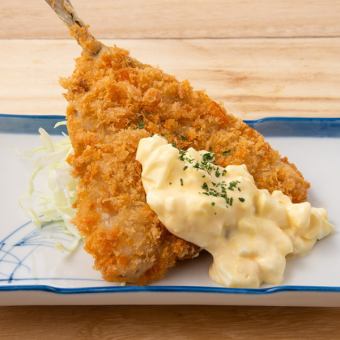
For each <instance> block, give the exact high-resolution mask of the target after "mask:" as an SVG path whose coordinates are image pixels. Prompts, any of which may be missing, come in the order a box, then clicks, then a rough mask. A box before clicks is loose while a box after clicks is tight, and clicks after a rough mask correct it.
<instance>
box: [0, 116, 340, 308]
mask: <svg viewBox="0 0 340 340" xmlns="http://www.w3.org/2000/svg"><path fill="white" fill-rule="evenodd" d="M63 119H64V117H63V116H20V115H17V116H13V115H0V157H1V161H0V170H1V178H0V187H1V192H2V195H1V198H0V204H1V205H0V206H1V215H0V305H26V304H31V305H32V304H33V305H34V304H39V305H45V304H46V305H48V304H207V305H229V304H232V305H292V306H340V256H339V255H340V254H339V252H340V236H339V233H338V230H339V228H340V211H339V208H338V192H339V189H340V176H339V174H340V157H339V156H340V118H284V117H282V118H265V119H261V120H256V121H248V122H247V123H248V124H249V125H251V126H253V127H254V128H256V129H257V130H258V131H259V132H261V133H262V134H264V135H265V137H266V139H267V140H268V141H269V143H270V144H271V145H272V146H273V147H274V148H276V149H278V150H280V153H281V154H282V155H286V156H288V158H289V159H290V161H291V162H294V163H295V164H296V165H297V166H298V168H299V169H300V170H301V171H302V173H303V174H304V176H305V178H306V179H307V180H308V181H310V182H311V183H312V188H311V190H310V192H309V200H310V202H311V203H312V205H314V206H316V207H325V208H326V209H327V210H328V213H329V216H330V220H331V222H332V223H333V224H334V225H335V229H336V231H335V233H334V234H333V235H332V236H330V237H328V238H326V239H324V240H322V241H321V242H319V243H318V244H317V245H316V246H315V248H314V249H313V250H312V251H311V252H310V253H309V254H307V255H306V256H304V257H300V258H293V259H289V260H288V261H287V262H288V263H287V269H286V273H285V279H284V282H283V285H280V286H270V287H269V286H265V287H263V288H261V289H235V288H223V287H220V286H218V285H216V284H214V283H213V282H211V280H210V279H209V276H208V267H209V263H210V262H211V259H210V257H209V256H208V255H207V254H203V255H202V256H200V257H198V258H197V259H195V260H190V261H184V262H182V263H180V264H178V266H176V268H174V269H172V270H171V271H170V272H169V273H168V275H167V277H166V278H165V279H163V280H161V281H159V282H156V283H155V284H152V285H149V286H121V285H114V284H112V283H108V282H105V281H103V280H102V279H101V277H100V274H99V273H98V272H96V271H95V270H93V269H92V265H93V261H92V258H91V256H89V255H88V254H87V253H86V252H85V251H84V250H83V249H82V247H79V249H78V250H77V251H76V252H75V253H72V254H67V253H64V252H61V251H60V250H57V249H56V248H55V246H54V242H55V240H56V239H58V237H64V236H63V235H62V234H60V233H58V225H57V224H54V225H51V226H49V227H47V228H44V229H43V230H42V231H39V230H37V229H36V228H35V227H34V226H33V225H32V223H30V222H29V221H28V220H27V217H26V216H25V213H24V212H23V211H22V209H21V208H20V207H19V204H18V200H19V197H20V196H21V195H22V193H23V192H24V191H25V189H26V188H27V181H28V178H29V176H30V171H31V169H30V167H29V165H28V164H27V162H25V161H23V160H22V158H21V157H20V155H19V152H20V151H25V150H28V149H31V148H33V147H34V146H37V145H39V138H38V136H37V130H38V128H39V127H43V128H44V129H45V130H47V131H48V132H49V133H52V134H54V135H59V136H60V133H61V131H62V129H63V127H59V128H57V129H53V126H54V124H55V123H56V122H58V121H60V120H63ZM59 136H54V138H60V137H59ZM59 232H60V230H59Z"/></svg>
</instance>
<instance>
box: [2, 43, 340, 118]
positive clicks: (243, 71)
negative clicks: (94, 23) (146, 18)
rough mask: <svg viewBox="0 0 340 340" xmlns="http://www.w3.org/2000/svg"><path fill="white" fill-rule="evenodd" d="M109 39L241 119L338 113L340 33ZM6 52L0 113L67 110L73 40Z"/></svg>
mask: <svg viewBox="0 0 340 340" xmlns="http://www.w3.org/2000/svg"><path fill="white" fill-rule="evenodd" d="M105 42H106V43H107V44H109V45H112V44H113V43H115V44H117V45H118V46H121V47H123V48H126V49H129V50H130V51H131V54H132V55H133V56H135V57H137V58H138V59H140V60H142V61H143V62H146V63H149V64H152V65H156V66H159V67H161V68H162V69H164V70H165V71H167V72H169V73H172V74H175V75H176V76H177V77H178V78H179V79H190V81H191V83H192V85H193V86H194V87H195V88H197V89H204V90H206V91H207V93H208V94H209V95H210V96H211V97H212V98H214V99H216V100H217V101H220V102H222V103H223V104H224V106H225V107H226V108H227V109H228V110H229V111H230V112H233V113H235V114H238V115H241V116H242V117H243V118H259V117H264V116H295V115H299V116H324V115H327V116H330V117H331V116H337V115H339V113H340V91H339V89H340V62H339V58H340V38H322V39H321V38H320V39H313V38H302V39H263V38H262V39H194V40H192V39H184V40H183V39H161V40H146V39H142V40H140V39H137V40H130V39H129V40H110V41H105ZM0 51H1V53H0V74H1V77H0V89H1V91H0V112H6V113H22V114H63V113H64V112H65V106H66V102H65V100H64V98H63V96H62V92H63V89H62V88H61V87H60V85H59V83H58V80H59V77H60V76H67V75H69V74H70V73H71V72H72V69H73V66H74V61H73V59H74V58H75V57H76V56H77V55H78V54H79V53H80V48H79V47H78V46H77V45H76V43H75V42H74V41H72V40H47V41H46V40H0ZM156 51H157V53H156ZM9 61H10V62H9Z"/></svg>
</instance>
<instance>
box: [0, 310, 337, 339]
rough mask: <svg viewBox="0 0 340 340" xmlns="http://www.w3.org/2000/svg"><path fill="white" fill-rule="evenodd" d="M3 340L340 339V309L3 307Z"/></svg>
mask: <svg viewBox="0 0 340 340" xmlns="http://www.w3.org/2000/svg"><path fill="white" fill-rule="evenodd" d="M0 313H1V318H0V338H1V339H46V340H49V339H58V340H63V339H82V340H86V339H134V338H137V339H204V340H205V339H233V340H240V339H246V340H249V339H254V340H257V339H259V340H266V339H268V340H273V339H275V340H279V339H284V340H287V339H309V340H319V339H327V340H332V339H339V337H340V331H339V326H338V320H339V318H340V309H339V308H333V309H332V308H283V307H272V308H271V307H262V308H261V307H202V306H162V307H158V306H153V307H152V306H149V307H141V306H130V307H123V306H113V307H88V306H79V307H72V306H68V307H20V308H13V307H12V308H0Z"/></svg>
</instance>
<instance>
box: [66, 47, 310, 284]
mask: <svg viewBox="0 0 340 340" xmlns="http://www.w3.org/2000/svg"><path fill="white" fill-rule="evenodd" d="M62 84H63V86H64V87H65V88H66V89H67V90H68V91H67V94H66V99H67V100H68V102H69V105H68V109H67V126H68V131H69V135H70V138H71V141H72V145H73V148H74V155H73V156H72V157H71V158H70V160H69V161H70V164H71V165H72V166H73V168H74V176H76V177H77V178H79V187H78V197H77V201H76V209H77V214H76V218H75V220H74V223H75V224H76V226H77V227H78V228H79V230H80V232H81V233H82V234H83V235H84V237H85V249H86V250H87V251H88V252H89V253H91V254H92V255H93V256H94V259H95V268H96V269H98V270H100V271H101V273H102V275H103V277H104V279H106V280H108V281H124V282H135V283H138V284H142V283H147V282H150V281H152V280H157V279H160V278H162V277H163V276H164V275H165V273H166V272H167V270H168V269H169V268H171V267H172V266H174V265H175V263H176V261H177V260H181V259H186V258H192V257H194V256H196V255H197V254H198V252H199V249H198V248H197V247H196V246H194V245H192V244H190V243H188V242H186V241H184V240H181V239H179V238H177V237H175V236H174V235H172V234H170V233H169V232H168V231H167V230H166V228H165V227H164V226H163V225H162V224H161V223H160V221H159V220H158V218H157V216H156V214H155V213H154V212H153V211H152V210H151V209H150V208H149V206H148V205H147V204H146V201H145V192H144V189H143V186H142V183H141V166H140V164H139V163H138V162H137V161H136V160H135V156H136V150H137V146H138V142H139V140H140V139H141V138H143V137H147V136H150V135H152V134H155V133H157V134H160V135H162V136H164V137H165V138H166V139H167V140H168V141H169V142H171V143H174V144H175V145H176V146H177V147H178V148H181V149H187V148H188V147H193V148H195V149H196V150H202V149H204V150H210V151H212V152H214V153H215V162H216V164H218V165H221V166H227V165H228V164H246V166H247V168H248V170H249V172H250V173H251V174H252V175H253V176H254V179H255V181H256V184H257V186H258V187H259V188H266V189H268V190H269V191H273V190H281V191H283V192H284V193H285V194H286V195H288V196H290V197H291V198H292V199H293V201H294V202H301V201H303V200H305V198H306V192H307V189H308V187H309V184H308V183H307V182H306V181H305V180H304V178H303V176H302V175H301V173H300V172H299V171H298V170H297V168H296V167H295V165H294V164H291V163H289V162H288V160H287V158H285V157H284V158H281V157H280V155H279V153H278V152H277V151H275V150H273V149H272V148H271V147H270V145H269V144H268V143H266V142H265V140H264V138H263V137H262V136H261V135H260V134H259V133H258V132H256V131H255V130H253V129H252V128H250V127H249V126H248V125H246V124H245V123H243V122H242V121H241V120H240V119H238V118H236V117H234V116H233V115H231V114H229V113H227V112H226V111H225V110H224V109H223V108H222V107H221V106H220V105H219V104H217V103H216V102H214V101H213V100H212V99H210V98H209V97H208V96H207V95H206V94H205V93H204V92H201V91H193V90H192V88H191V86H190V84H189V82H188V81H186V80H185V81H182V82H179V81H177V80H176V79H175V78H174V77H173V76H170V75H168V74H166V73H164V72H162V71H161V70H159V69H157V68H155V67H152V66H149V65H145V64H142V63H140V62H138V61H137V60H135V59H133V58H131V57H130V56H129V53H128V52H127V51H125V50H123V49H120V48H117V47H112V48H105V49H102V50H101V51H100V52H99V54H98V55H97V56H96V57H94V56H92V55H90V54H89V53H87V52H86V51H85V52H83V54H82V55H81V57H79V58H78V59H77V61H76V68H75V70H74V72H73V75H72V76H71V77H70V78H69V79H64V80H63V81H62Z"/></svg>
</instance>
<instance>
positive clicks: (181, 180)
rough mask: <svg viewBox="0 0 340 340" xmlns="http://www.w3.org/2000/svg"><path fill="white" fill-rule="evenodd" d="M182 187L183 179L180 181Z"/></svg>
mask: <svg viewBox="0 0 340 340" xmlns="http://www.w3.org/2000/svg"><path fill="white" fill-rule="evenodd" d="M180 182H181V186H183V178H181V179H180Z"/></svg>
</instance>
